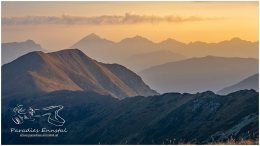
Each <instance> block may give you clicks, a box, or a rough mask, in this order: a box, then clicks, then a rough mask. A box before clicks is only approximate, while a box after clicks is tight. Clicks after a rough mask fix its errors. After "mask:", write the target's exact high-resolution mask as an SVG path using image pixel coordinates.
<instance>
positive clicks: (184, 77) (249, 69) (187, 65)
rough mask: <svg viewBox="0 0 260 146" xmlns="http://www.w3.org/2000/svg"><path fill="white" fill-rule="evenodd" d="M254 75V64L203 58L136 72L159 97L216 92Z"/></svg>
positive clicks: (232, 59) (220, 58) (251, 61)
mask: <svg viewBox="0 0 260 146" xmlns="http://www.w3.org/2000/svg"><path fill="white" fill-rule="evenodd" d="M256 72H258V60H257V59H250V58H224V57H214V56H207V57H202V58H191V59H187V60H183V61H178V62H171V63H166V64H163V65H159V66H154V67H151V68H149V69H146V70H144V71H142V72H140V75H141V77H142V78H143V80H144V81H145V82H146V83H148V84H149V85H150V86H151V87H152V88H153V89H155V90H156V91H158V92H160V93H165V92H173V91H174V92H188V93H196V92H203V91H207V90H211V91H214V92H216V91H219V90H221V89H223V87H227V86H229V85H232V84H234V83H237V82H239V81H240V80H241V79H243V78H246V77H248V76H250V75H252V74H254V73H256Z"/></svg>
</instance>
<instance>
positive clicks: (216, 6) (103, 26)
mask: <svg viewBox="0 0 260 146" xmlns="http://www.w3.org/2000/svg"><path fill="white" fill-rule="evenodd" d="M127 14H130V17H129V16H128V15H127ZM62 15H63V16H62ZM104 15H106V16H108V17H106V18H103V17H100V16H104ZM27 16H31V17H27ZM38 16H44V18H43V20H42V19H41V20H39V17H38ZM53 16H54V17H55V19H57V21H55V22H53V23H51V24H50V22H49V21H50V20H51V19H53ZM114 16H116V17H115V18H114ZM14 17H15V18H14ZM64 17H66V18H64ZM67 17H68V18H67ZM3 18H5V19H3ZM112 18H113V19H115V20H113V21H112V20H110V19H112ZM169 18H173V20H169ZM70 19H72V21H71V22H72V23H71V22H70V21H69V20H70ZM75 19H79V20H78V21H77V23H76V24H74V20H75ZM7 20H8V21H7ZM125 20H126V21H125ZM96 21H101V22H100V23H99V22H98V23H97V22H96ZM90 33H96V34H98V35H100V36H102V37H104V38H107V39H109V40H113V41H120V40H121V39H123V38H126V37H132V36H135V35H141V36H144V37H146V38H148V39H150V40H152V41H155V42H159V41H162V40H165V39H167V38H174V39H176V40H178V41H182V42H190V41H206V42H218V41H222V40H227V39H230V38H233V37H240V38H242V39H245V40H250V41H256V40H258V2H2V42H10V41H24V40H26V39H32V40H35V41H36V42H37V43H40V44H41V45H42V46H43V47H44V48H48V49H53V50H57V49H63V48H67V47H69V46H71V45H72V44H73V43H75V42H76V41H78V40H80V39H81V38H82V37H84V36H86V35H88V34H90Z"/></svg>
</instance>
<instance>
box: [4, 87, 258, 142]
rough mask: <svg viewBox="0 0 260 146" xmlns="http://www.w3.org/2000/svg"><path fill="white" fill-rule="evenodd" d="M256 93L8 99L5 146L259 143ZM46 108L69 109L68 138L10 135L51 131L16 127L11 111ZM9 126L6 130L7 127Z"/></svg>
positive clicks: (61, 94) (62, 94) (36, 124)
mask: <svg viewBox="0 0 260 146" xmlns="http://www.w3.org/2000/svg"><path fill="white" fill-rule="evenodd" d="M258 96H259V94H258V93H257V92H255V91H254V90H243V91H239V92H235V93H232V94H229V95H225V96H219V95H216V94H214V93H213V92H210V91H208V92H204V93H197V94H187V93H185V94H180V93H167V94H163V95H157V96H152V97H140V96H139V97H132V98H125V99H123V100H118V99H115V98H112V97H111V96H104V95H99V94H97V93H90V92H82V91H58V92H53V93H48V94H45V95H35V96H33V97H30V96H25V95H19V96H12V97H10V96H9V97H8V98H3V100H2V103H3V106H2V127H3V130H2V143H3V144H186V143H188V144H208V143H210V142H212V141H213V142H217V141H225V140H227V139H229V138H230V137H232V138H234V139H235V140H241V139H243V140H246V139H254V140H257V139H258V136H259V133H258V129H259V127H258V117H259V116H258V114H259V113H258V100H259V98H258ZM18 103H19V104H22V105H25V106H31V107H32V108H43V107H47V106H50V105H63V106H64V109H63V110H61V111H60V115H61V116H62V117H63V118H64V119H65V120H66V123H65V125H64V126H62V127H58V128H66V129H67V131H68V132H67V133H59V137H55V138H49V139H48V140H46V139H44V138H42V137H40V138H37V137H34V138H31V139H30V140H29V141H28V139H25V138H23V137H19V134H17V133H10V128H12V127H15V128H18V129H26V128H28V127H31V128H42V127H46V128H50V129H56V128H57V127H53V126H50V125H49V124H48V123H46V122H45V121H46V119H45V117H42V118H40V119H36V120H35V121H26V123H24V124H21V125H15V124H14V123H13V121H12V120H11V117H10V116H11V114H10V113H11V110H12V108H13V107H15V106H16V104H18ZM3 125H4V126H3Z"/></svg>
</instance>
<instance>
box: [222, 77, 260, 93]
mask: <svg viewBox="0 0 260 146" xmlns="http://www.w3.org/2000/svg"><path fill="white" fill-rule="evenodd" d="M244 89H254V90H256V91H258V90H259V74H258V73H257V74H254V75H252V76H250V77H248V78H246V79H244V80H242V81H240V82H238V83H236V84H234V85H231V86H229V87H226V88H224V89H222V90H220V91H218V94H229V93H232V92H235V91H239V90H244Z"/></svg>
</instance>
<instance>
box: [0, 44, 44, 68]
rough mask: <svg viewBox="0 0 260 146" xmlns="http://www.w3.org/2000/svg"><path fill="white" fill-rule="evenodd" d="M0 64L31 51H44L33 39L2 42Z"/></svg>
mask: <svg viewBox="0 0 260 146" xmlns="http://www.w3.org/2000/svg"><path fill="white" fill-rule="evenodd" d="M1 47H2V56H1V57H2V60H1V61H2V65H3V64H6V63H9V62H11V61H13V60H15V59H17V58H18V57H20V56H22V55H25V54H27V53H29V52H33V51H43V52H44V51H46V50H45V49H43V48H42V47H41V45H39V44H37V43H35V42H34V41H33V40H27V41H24V42H11V43H2V46H1Z"/></svg>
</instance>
